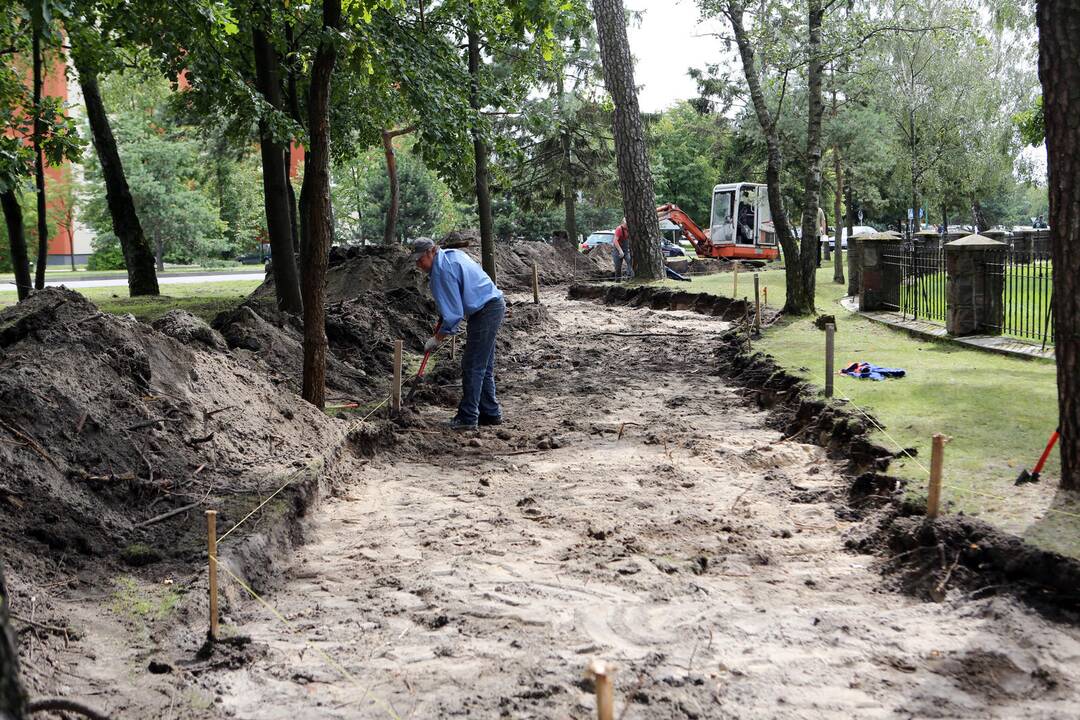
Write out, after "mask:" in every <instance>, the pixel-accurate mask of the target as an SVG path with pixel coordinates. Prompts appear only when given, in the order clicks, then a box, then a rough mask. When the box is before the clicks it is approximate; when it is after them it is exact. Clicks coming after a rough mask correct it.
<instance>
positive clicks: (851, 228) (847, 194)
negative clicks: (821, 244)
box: [844, 184, 861, 297]
mask: <svg viewBox="0 0 1080 720" xmlns="http://www.w3.org/2000/svg"><path fill="white" fill-rule="evenodd" d="M844 201H845V204H846V205H847V242H848V246H847V273H848V288H847V294H848V295H849V296H850V297H855V296H856V295H858V294H859V283H860V282H861V279H860V278H859V273H858V272H856V270H855V252H856V247H855V239H854V238H853V237H852V235H854V234H855V198H854V194H853V193H852V192H851V185H850V184H849V185H846V186H844Z"/></svg>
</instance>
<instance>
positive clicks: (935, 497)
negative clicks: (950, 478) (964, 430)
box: [926, 433, 947, 519]
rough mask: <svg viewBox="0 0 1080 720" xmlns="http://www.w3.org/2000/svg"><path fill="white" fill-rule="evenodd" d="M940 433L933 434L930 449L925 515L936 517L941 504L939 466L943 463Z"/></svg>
mask: <svg viewBox="0 0 1080 720" xmlns="http://www.w3.org/2000/svg"><path fill="white" fill-rule="evenodd" d="M946 440H947V438H946V437H945V436H944V435H942V434H941V433H935V434H934V445H933V448H932V449H931V451H930V492H929V494H928V495H927V497H926V517H928V518H931V519H932V518H936V517H937V516H938V508H939V505H940V504H941V468H942V466H943V465H944V464H945V442H946Z"/></svg>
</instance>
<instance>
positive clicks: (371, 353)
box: [213, 287, 437, 400]
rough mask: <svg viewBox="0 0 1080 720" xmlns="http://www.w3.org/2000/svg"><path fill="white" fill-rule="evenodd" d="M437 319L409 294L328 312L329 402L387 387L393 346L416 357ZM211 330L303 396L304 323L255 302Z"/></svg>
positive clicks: (400, 290)
mask: <svg viewBox="0 0 1080 720" xmlns="http://www.w3.org/2000/svg"><path fill="white" fill-rule="evenodd" d="M436 316H437V311H436V309H435V303H434V302H433V301H432V300H431V299H430V298H428V297H427V296H426V295H424V294H422V293H421V292H420V291H419V290H416V289H415V288H411V287H396V288H392V289H390V290H388V291H385V292H382V291H376V290H365V291H360V292H358V293H357V294H354V295H351V296H350V297H348V298H346V299H342V300H338V301H336V302H331V303H329V304H328V305H327V306H326V336H327V340H328V341H329V343H330V352H329V354H328V355H327V368H326V382H327V387H328V389H329V393H328V395H329V397H330V398H331V399H332V400H362V399H365V398H367V397H368V396H370V395H372V393H373V392H374V390H373V388H375V387H377V386H380V385H385V384H386V379H387V378H388V377H389V376H390V373H391V372H392V368H393V354H394V340H396V339H398V338H400V339H402V340H404V341H405V347H406V348H407V349H408V350H411V351H413V352H420V351H421V350H422V348H423V344H424V341H425V340H426V339H427V337H428V336H429V335H430V334H431V330H432V326H431V325H430V324H429V323H433V321H434V318H435V317H436ZM213 327H214V328H215V329H216V330H218V331H220V333H221V335H222V336H223V338H224V340H225V342H226V343H227V344H228V346H229V347H230V348H232V349H234V350H242V351H248V354H246V355H242V357H243V358H244V359H245V360H247V361H248V362H250V363H254V364H256V365H258V366H259V367H260V369H261V370H262V371H263V372H266V373H268V374H270V375H272V376H275V377H276V378H277V379H278V382H281V383H285V384H286V385H287V386H288V387H289V388H290V389H292V390H293V391H294V392H299V390H300V385H299V384H300V377H301V370H302V368H303V324H302V323H301V321H300V319H299V318H298V317H295V316H292V315H289V314H288V313H283V312H279V311H278V310H276V309H275V308H274V307H273V304H272V303H271V302H270V301H268V300H267V299H266V298H262V299H260V298H252V299H249V300H248V301H247V302H245V303H244V304H242V305H240V306H239V307H238V308H236V309H235V310H229V311H227V312H223V313H220V314H219V315H218V316H217V317H216V318H214V322H213Z"/></svg>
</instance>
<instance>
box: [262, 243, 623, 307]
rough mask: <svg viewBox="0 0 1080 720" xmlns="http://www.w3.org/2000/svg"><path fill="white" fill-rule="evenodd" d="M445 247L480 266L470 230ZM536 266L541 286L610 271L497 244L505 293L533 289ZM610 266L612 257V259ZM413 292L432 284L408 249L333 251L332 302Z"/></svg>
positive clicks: (575, 256) (578, 259)
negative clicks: (533, 272)
mask: <svg viewBox="0 0 1080 720" xmlns="http://www.w3.org/2000/svg"><path fill="white" fill-rule="evenodd" d="M442 242H445V243H446V244H447V245H452V246H455V247H457V248H459V249H461V250H463V251H464V252H466V253H468V254H469V256H470V257H472V258H473V259H474V260H476V261H477V262H480V242H479V239H478V238H475V237H474V236H473V233H471V232H469V231H458V232H455V233H451V234H450V235H448V236H447V237H446V238H444V240H443V241H442ZM533 263H535V264H536V268H537V274H538V276H539V279H540V284H541V285H559V284H562V283H569V282H574V281H577V280H588V279H593V278H599V277H604V276H606V273H610V272H611V268H610V267H606V266H603V265H602V264H600V263H598V262H597V259H596V258H594V257H592V256H586V255H582V254H581V253H579V252H577V250H575V249H573V248H570V247H567V246H565V245H549V244H547V243H541V242H515V243H503V242H499V243H496V244H495V272H496V277H497V278H498V285H499V287H500V288H501V289H503V290H510V291H521V290H527V289H529V288H531V287H532V270H533ZM608 265H610V258H609V259H608ZM273 290H274V280H273V274H272V273H271V272H268V273H267V277H266V281H265V282H263V284H262V285H260V286H259V287H258V288H257V289H256V290H255V292H254V294H253V296H254V297H256V298H259V299H268V298H273V296H274V292H273ZM394 290H414V291H416V292H418V293H421V294H423V295H428V290H427V279H426V278H425V277H424V275H423V274H422V273H420V272H419V271H418V270H417V269H416V268H415V266H414V265H413V264H412V263H410V262H409V253H408V250H407V249H406V248H405V247H403V246H393V247H383V246H368V247H362V248H348V249H342V248H334V250H333V251H332V252H331V254H330V266H329V269H328V270H327V273H326V300H327V302H328V303H334V302H340V301H344V300H349V299H352V298H356V297H358V296H360V295H362V294H364V293H367V292H379V291H381V292H390V291H394Z"/></svg>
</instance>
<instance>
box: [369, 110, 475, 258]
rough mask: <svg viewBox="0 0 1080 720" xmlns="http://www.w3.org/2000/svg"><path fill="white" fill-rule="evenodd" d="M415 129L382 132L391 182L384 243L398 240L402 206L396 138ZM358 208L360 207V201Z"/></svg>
mask: <svg viewBox="0 0 1080 720" xmlns="http://www.w3.org/2000/svg"><path fill="white" fill-rule="evenodd" d="M415 129H416V126H415V125H410V126H409V127H405V128H401V129H399V130H383V132H382V141H383V153H384V154H385V155H386V179H387V180H388V181H389V184H390V208H389V209H388V210H387V212H386V225H385V226H384V227H383V245H393V244H394V243H395V242H397V239H396V237H395V230H396V228H397V221H398V211H399V209H400V207H401V182H400V181H399V179H398V171H397V153H395V152H394V138H396V137H398V136H399V135H408V134H409V133H411V132H412V131H413V130H415ZM354 172H355V169H354ZM485 187H486V185H485ZM357 208H359V203H358V204H357ZM406 237H407V236H406Z"/></svg>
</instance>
